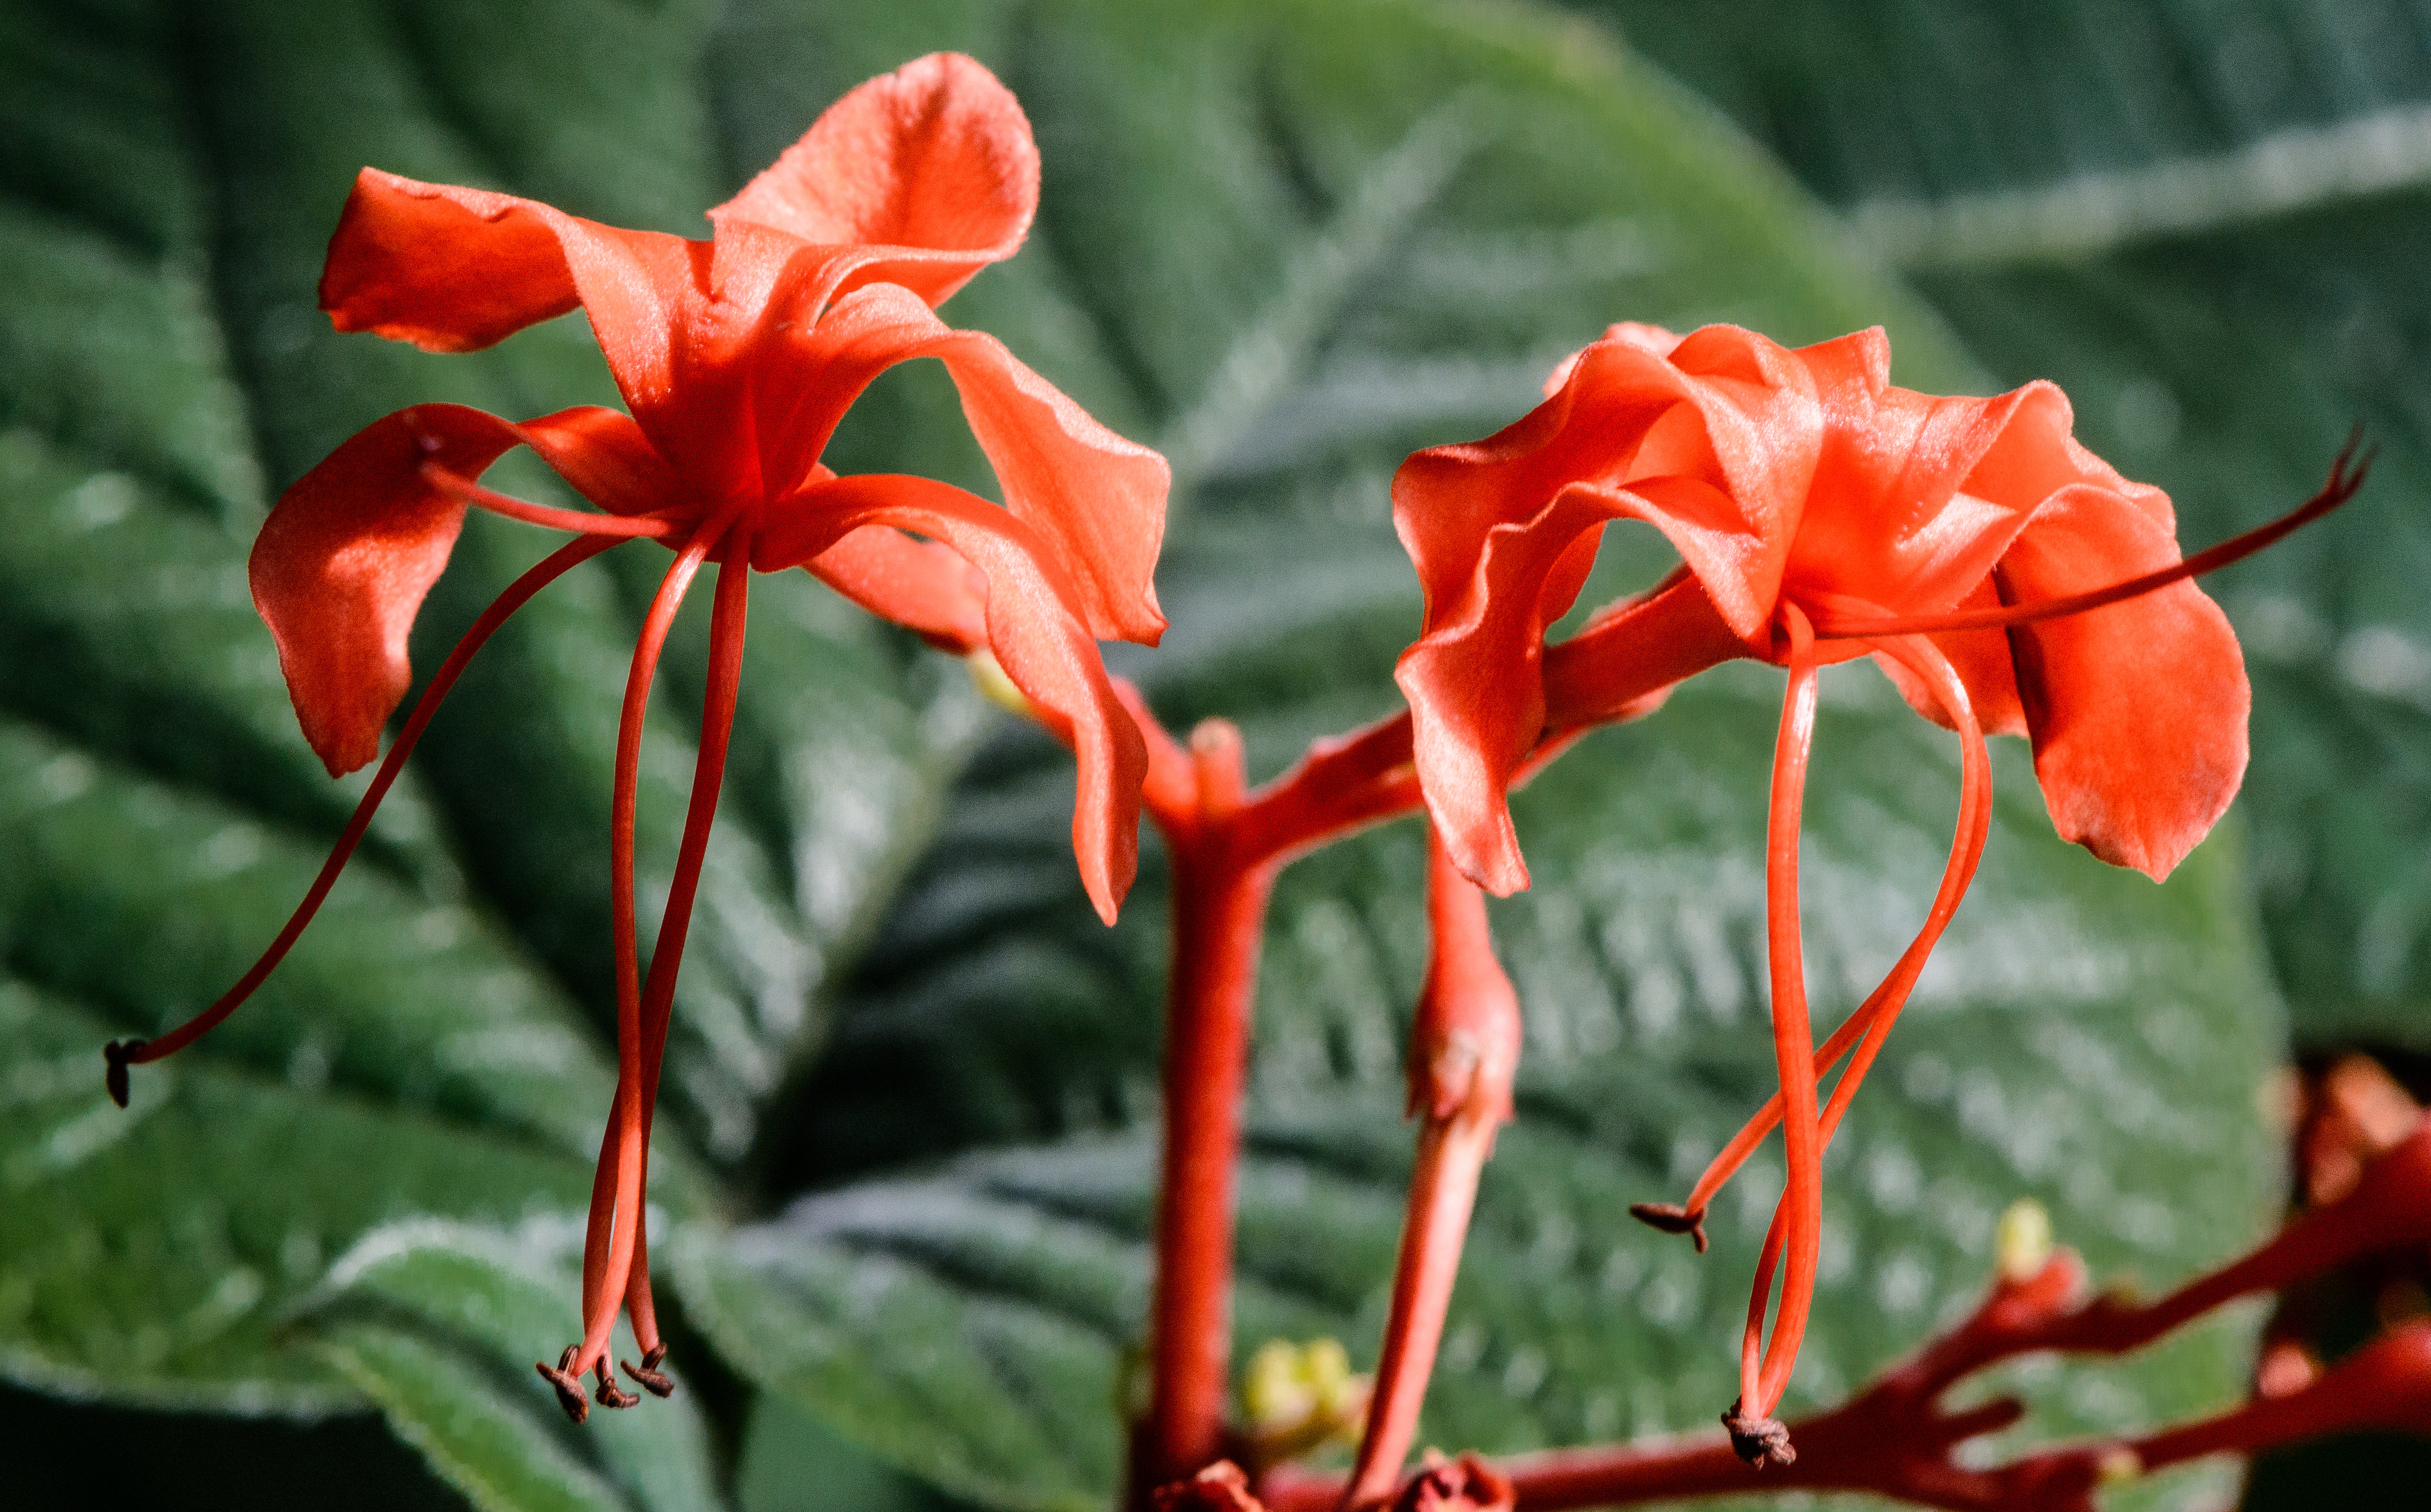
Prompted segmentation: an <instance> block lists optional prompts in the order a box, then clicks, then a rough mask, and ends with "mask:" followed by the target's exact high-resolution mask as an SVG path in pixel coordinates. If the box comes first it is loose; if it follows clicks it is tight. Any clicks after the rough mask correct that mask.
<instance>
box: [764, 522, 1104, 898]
mask: <svg viewBox="0 0 2431 1512" xmlns="http://www.w3.org/2000/svg"><path fill="white" fill-rule="evenodd" d="M789 503H790V505H791V507H789V508H784V509H781V510H780V511H778V512H775V514H774V516H773V517H772V519H771V520H770V522H769V526H768V529H766V530H765V531H763V534H762V535H761V537H760V539H759V541H758V542H757V543H756V545H755V546H754V548H753V552H752V559H751V562H752V565H753V566H755V567H758V568H760V569H761V570H763V571H778V570H781V569H783V568H786V567H791V566H795V565H798V564H800V563H804V562H806V561H809V560H811V559H813V558H815V557H817V556H819V555H821V554H823V553H824V552H827V551H829V550H831V549H833V547H834V546H836V545H837V544H838V543H839V542H841V541H843V540H845V539H847V538H848V533H849V532H851V531H854V530H856V529H863V528H865V527H867V526H870V525H885V526H893V527H895V528H897V529H904V530H911V531H914V532H916V533H918V534H920V535H924V536H927V537H929V538H930V540H933V541H939V542H942V543H944V544H945V545H946V546H948V547H950V548H951V549H952V550H953V551H954V552H955V554H956V555H958V556H960V557H962V558H963V559H964V561H965V562H968V563H970V564H971V565H972V566H974V567H976V568H978V569H979V571H980V572H981V575H982V576H984V577H985V578H986V580H987V639H988V647H989V649H991V650H992V651H994V652H995V653H996V659H997V661H998V664H1001V665H1002V666H1003V668H1004V672H1005V676H1006V677H1008V678H1010V679H1012V680H1013V684H1014V686H1015V687H1017V688H1019V689H1020V690H1021V691H1022V694H1023V695H1024V696H1025V697H1028V698H1029V699H1030V701H1031V704H1033V705H1034V706H1035V707H1036V709H1037V714H1038V718H1039V721H1040V722H1041V723H1043V724H1045V725H1046V726H1047V727H1048V730H1050V731H1053V732H1054V734H1055V736H1056V738H1058V739H1059V740H1062V741H1063V742H1064V743H1065V745H1067V746H1069V747H1071V748H1072V750H1073V753H1074V755H1075V756H1077V757H1078V758H1079V764H1080V786H1079V791H1078V792H1077V794H1076V795H1075V797H1074V800H1073V805H1072V851H1073V855H1074V856H1075V858H1076V859H1077V860H1078V861H1079V863H1080V866H1081V883H1082V885H1083V886H1085V887H1086V888H1087V889H1088V893H1089V899H1090V901H1091V902H1092V903H1094V904H1096V905H1097V909H1098V916H1100V917H1102V918H1104V919H1105V920H1106V921H1107V922H1108V923H1112V922H1114V918H1115V910H1116V909H1117V908H1118V907H1119V906H1120V904H1121V902H1122V899H1123V895H1124V894H1125V893H1127V892H1128V891H1130V889H1131V883H1132V875H1133V874H1134V873H1135V872H1136V871H1137V870H1138V865H1139V803H1140V783H1141V781H1143V780H1144V779H1145V778H1146V776H1147V774H1148V749H1147V747H1146V745H1145V743H1144V742H1143V741H1142V740H1141V738H1140V732H1139V727H1138V726H1137V725H1135V724H1134V723H1132V716H1131V714H1130V712H1129V711H1128V710H1126V709H1125V708H1124V707H1123V704H1122V700H1121V699H1120V698H1119V697H1116V696H1115V690H1114V687H1113V685H1112V683H1111V682H1110V681H1109V680H1107V677H1106V669H1105V665H1104V664H1103V663H1101V662H1100V661H1099V660H1098V646H1097V641H1096V639H1095V637H1093V636H1092V635H1091V634H1090V633H1089V626H1088V622H1087V620H1086V619H1085V617H1084V616H1083V615H1082V613H1081V608H1080V605H1079V603H1078V602H1077V601H1076V597H1075V596H1074V594H1073V593H1072V591H1071V589H1070V587H1069V585H1068V584H1067V582H1066V581H1065V578H1064V574H1063V571H1062V569H1061V568H1060V567H1059V566H1058V564H1057V563H1056V558H1055V554H1054V552H1053V551H1052V550H1051V549H1050V548H1049V547H1048V544H1047V543H1046V542H1045V541H1044V540H1042V539H1041V538H1040V536H1039V535H1038V533H1037V532H1036V531H1034V530H1032V529H1031V528H1030V527H1029V526H1028V525H1027V524H1025V523H1024V522H1023V521H1022V520H1020V519H1019V518H1017V517H1015V516H1014V514H1012V513H1011V512H1008V511H1006V510H1002V509H999V508H998V507H997V506H996V505H994V504H991V503H989V502H988V501H987V500H985V499H983V498H981V497H979V496H976V495H973V494H967V493H964V491H963V490H961V489H959V488H955V487H953V486H952V485H950V484H947V483H940V482H937V481H935V480H934V479H927V478H911V477H905V476H902V475H899V474H866V475H862V476H857V477H850V478H837V479H826V480H822V481H819V482H814V483H813V484H811V485H810V486H809V487H808V488H805V489H803V490H802V491H801V492H800V493H799V494H798V495H796V496H795V497H794V499H793V500H791V501H789Z"/></svg>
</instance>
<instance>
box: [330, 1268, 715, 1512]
mask: <svg viewBox="0 0 2431 1512" xmlns="http://www.w3.org/2000/svg"><path fill="white" fill-rule="evenodd" d="M581 1238H582V1235H581V1230H580V1229H579V1228H578V1227H575V1226H571V1225H566V1226H562V1228H561V1232H560V1233H558V1234H557V1235H553V1236H552V1235H545V1234H533V1233H530V1232H526V1233H521V1234H498V1233H484V1232H481V1231H478V1230H468V1229H464V1228H461V1227H459V1226H456V1225H451V1224H445V1223H439V1222H433V1221H429V1220H419V1221H416V1222H411V1223H408V1224H404V1225H400V1226H397V1227H394V1228H390V1229H384V1230H380V1231H377V1232H375V1233H373V1234H371V1235H366V1236H365V1237H364V1238H363V1240H362V1241H361V1242H360V1243H359V1244H358V1245H357V1246H356V1247H355V1249H354V1250H352V1251H351V1252H348V1253H347V1254H346V1255H345V1256H344V1257H343V1258H342V1259H340V1260H339V1262H338V1263H337V1264H336V1265H335V1266H333V1267H332V1268H331V1270H330V1275H329V1278H328V1281H327V1284H326V1285H325V1288H324V1294H323V1296H322V1297H321V1298H320V1299H318V1301H319V1304H320V1306H321V1307H322V1308H324V1309H326V1323H325V1326H324V1327H322V1328H321V1329H320V1330H319V1332H320V1334H321V1336H322V1339H323V1342H322V1343H321V1344H320V1346H319V1350H320V1352H321V1353H322V1355H323V1356H324V1357H325V1358H326V1359H327V1360H328V1361H329V1362H330V1364H331V1365H332V1366H333V1367H334V1368H335V1369H336V1370H337V1371H338V1372H339V1373H340V1374H341V1375H343V1376H344V1378H345V1379H346V1380H347V1381H348V1382H350V1383H351V1384H353V1385H354V1386H356V1387H357V1388H359V1389H360V1390H361V1391H362V1393H363V1394H364V1395H365V1396H367V1397H369V1398H370V1399H371V1400H372V1402H373V1403H376V1404H377V1406H378V1407H379V1409H380V1411H381V1413H382V1414H383V1415H385V1416H386V1418H387V1420H388V1422H389V1425H390V1427H391V1428H392V1429H393V1430H394V1432H395V1433H396V1436H398V1437H399V1438H402V1439H404V1440H405V1441H406V1442H408V1443H410V1444H411V1445H413V1446H414V1448H416V1449H417V1450H419V1451H421V1452H422V1453H423V1455H424V1456H425V1457H426V1458H427V1459H428V1460H429V1462H430V1463H431V1464H432V1466H434V1467H435V1468H436V1469H437V1470H439V1471H440V1473H441V1474H442V1475H444V1477H445V1478H446V1479H447V1481H448V1482H449V1483H450V1484H451V1485H453V1486H454V1487H456V1488H457V1489H459V1490H460V1491H461V1492H463V1493H464V1496H465V1499H466V1500H467V1501H469V1502H471V1503H472V1504H473V1505H474V1506H476V1507H478V1508H480V1509H481V1512H559V1509H563V1512H624V1509H626V1508H634V1509H638V1512H694V1509H710V1508H713V1507H715V1506H716V1505H717V1504H719V1500H720V1498H719V1496H718V1493H717V1489H716V1482H715V1476H714V1473H713V1467H712V1463H711V1455H710V1448H709V1441H708V1436H707V1429H706V1424H705V1423H704V1422H703V1420H702V1419H701V1415H700V1413H699V1411H698V1409H697V1407H696V1403H695V1400H694V1396H693V1394H692V1392H691V1390H690V1389H689V1388H688V1387H687V1386H685V1385H684V1383H683V1381H682V1377H681V1372H680V1369H676V1370H674V1371H673V1372H672V1373H674V1374H676V1376H677V1380H678V1386H677V1390H676V1394H675V1395H674V1396H673V1397H672V1398H670V1399H668V1400H667V1401H665V1402H654V1401H650V1400H648V1399H645V1400H644V1401H643V1403H640V1405H641V1406H643V1407H646V1408H648V1409H649V1410H647V1411H637V1410H628V1411H622V1412H608V1411H595V1412H593V1414H592V1415H591V1420H589V1421H588V1422H586V1423H585V1424H584V1425H583V1426H582V1427H581V1428H579V1429H570V1428H569V1426H568V1424H567V1423H566V1422H565V1420H564V1419H563V1417H562V1414H561V1412H560V1410H559V1408H558V1405H557V1403H556V1401H555V1399H554V1398H553V1397H551V1396H550V1395H549V1394H548V1393H546V1392H539V1393H535V1392H533V1391H531V1390H530V1389H529V1388H528V1385H527V1383H528V1380H529V1379H530V1378H531V1376H532V1369H531V1365H530V1361H531V1360H532V1359H533V1358H535V1357H540V1358H545V1357H547V1354H548V1352H549V1351H550V1350H551V1349H553V1348H555V1347H556V1346H557V1345H558V1344H559V1343H560V1342H561V1341H562V1340H564V1339H568V1338H572V1337H575V1336H578V1334H579V1333H580V1330H581V1319H580V1317H579V1315H578V1310H577V1309H576V1307H575V1306H574V1305H573V1299H574V1298H575V1297H576V1296H577V1295H578V1291H579V1287H580V1282H581V1268H580V1260H581ZM552 1239H553V1240H554V1242H552ZM615 1354H616V1355H617V1356H618V1357H621V1358H623V1359H634V1358H637V1357H638V1352H637V1351H636V1349H635V1347H634V1345H633V1341H632V1338H631V1336H630V1335H629V1333H627V1332H625V1331H624V1330H623V1329H622V1328H621V1326H620V1328H619V1331H618V1334H617V1336H616V1346H615Z"/></svg>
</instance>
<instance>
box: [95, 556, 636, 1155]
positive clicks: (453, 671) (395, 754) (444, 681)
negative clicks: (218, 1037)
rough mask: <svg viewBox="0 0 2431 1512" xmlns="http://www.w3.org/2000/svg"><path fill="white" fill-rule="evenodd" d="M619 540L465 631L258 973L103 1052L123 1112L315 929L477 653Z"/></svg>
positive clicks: (534, 575)
mask: <svg viewBox="0 0 2431 1512" xmlns="http://www.w3.org/2000/svg"><path fill="white" fill-rule="evenodd" d="M617 540H618V538H617V537H614V536H591V537H586V538H583V539H580V540H576V541H569V542H567V543H566V544H565V545H564V546H560V547H558V548H557V550H555V551H553V552H551V553H550V554H549V555H548V556H547V557H546V558H545V559H544V560H542V562H541V563H539V564H538V565H536V566H534V567H532V568H531V569H530V570H529V571H528V572H526V573H525V574H524V575H523V576H522V577H520V578H517V579H516V580H514V581H513V582H511V583H510V584H508V586H507V591H506V592H504V593H502V594H500V595H498V596H497V598H496V599H495V601H494V602H492V603H491V605H490V607H489V608H487V609H485V610H483V611H482V612H481V617H480V618H478V619H477V620H475V621H474V622H473V628H472V629H470V630H466V631H465V632H464V636H463V638H462V639H461V640H460V641H458V642H457V643H456V648H455V649H454V650H453V651H450V652H449V653H448V654H447V660H446V661H445V662H444V663H442V664H440V667H439V670H438V671H437V672H436V673H433V674H432V675H431V679H430V683H429V685H428V687H426V688H424V689H423V690H422V697H420V698H419V699H417V700H415V702H414V705H413V713H412V714H410V715H408V716H407V718H406V721H405V728H404V729H403V730H401V731H398V732H397V736H396V739H395V740H394V742H392V743H391V744H390V746H389V748H388V755H387V757H386V759H384V760H383V761H382V762H381V763H380V764H379V770H378V771H377V773H376V774H374V776H373V778H372V781H371V786H370V787H368V788H366V789H364V791H363V796H362V800H361V801H360V802H359V803H357V804H356V805H355V813H354V816H353V817H352V818H350V819H348V820H347V821H346V828H345V830H344V832H342V833H340V835H339V836H338V843H337V844H336V845H335V846H334V847H332V848H330V850H329V859H328V860H327V861H325V862H323V863H322V864H321V874H320V876H318V877H316V878H314V879H313V881H312V885H311V886H310V888H309V889H307V890H306V891H305V894H304V900H303V901H302V902H300V903H298V904H296V905H295V912H294V913H293V914H292V915H290V916H288V920H287V927H286V928H285V929H282V930H280V931H279V932H278V937H277V939H275V940H273V941H271V942H270V949H266V950H264V951H262V952H261V958H260V960H258V961H256V962H255V963H254V964H253V968H252V969H251V970H249V971H247V972H245V974H244V975H243V977H241V978H239V979H238V981H237V983H236V985H234V986H232V987H230V988H229V989H228V990H227V991H226V993H224V994H222V995H221V997H220V1000H219V1001H217V1002H215V1003H213V1004H211V1005H210V1007H209V1008H206V1009H204V1010H203V1011H202V1012H201V1013H198V1014H196V1015H195V1016H193V1017H192V1018H189V1019H187V1020H186V1021H185V1022H184V1023H182V1024H180V1025H178V1026H177V1027H176V1029H173V1030H171V1031H170V1032H169V1033H165V1034H161V1035H159V1036H157V1037H155V1038H152V1039H138V1040H125V1041H120V1040H112V1041H111V1042H110V1044H109V1049H108V1050H107V1051H106V1052H105V1053H106V1055H107V1057H108V1060H109V1074H108V1078H107V1080H108V1084H109V1095H110V1097H111V1099H112V1100H115V1101H116V1102H117V1103H118V1105H119V1106H120V1107H122V1108H123V1107H125V1106H126V1068H127V1067H130V1066H142V1065H144V1064H145V1063H147V1062H151V1061H157V1060H159V1059H160V1058H161V1057H162V1056H164V1055H174V1054H176V1052H177V1051H178V1050H183V1049H185V1048H186V1047H187V1046H188V1045H191V1044H193V1042H194V1041H195V1040H197V1039H199V1038H201V1037H202V1036H203V1035H205V1034H207V1033H210V1031H211V1030H212V1029H213V1028H214V1027H216V1026H217V1025H218V1024H219V1022H220V1021H221V1020H222V1019H224V1018H226V1017H227V1016H228V1015H230V1014H232V1013H234V1012H236V1010H237V1008H238V1006H239V1005H240V1004H242V1003H243V1001H244V1000H246V999H247V998H250V997H252V996H253V994H254V992H255V990H256V989H257V988H259V987H260V985H261V983H262V982H263V981H264V980H265V979H267V978H268V977H269V975H270V973H271V972H272V971H273V970H275V969H276V968H277V966H278V963H279V962H280V961H282V960H284V959H286V956H287V952H288V951H289V950H290V949H293V947H294V944H295V941H296V939H297V938H298V937H299V936H301V935H302V934H303V932H304V928H305V926H306V925H308V924H310V923H311V922H312V916H313V915H315V914H317V913H319V912H320V910H321V904H322V902H323V900H324V899H327V897H328V896H329V889H330V888H331V887H332V886H333V885H335V884H336V882H337V881H338V873H339V872H341V871H343V870H344V869H345V865H346V862H347V861H348V860H349V859H350V858H351V857H352V856H353V855H354V853H355V848H356V847H357V846H358V845H360V844H361V843H362V838H363V835H364V833H365V832H367V831H368V830H369V829H370V828H371V822H372V815H373V813H374V812H375V811H377V809H378V808H379V806H380V800H381V799H383V798H387V797H388V790H389V789H390V788H391V787H392V786H394V784H395V782H396V779H397V774H398V773H400V772H402V771H404V770H405V761H406V758H407V757H408V756H410V755H411V754H412V753H413V746H414V742H416V741H418V740H420V739H421V738H422V731H423V730H424V729H425V728H426V727H427V726H428V724H429V723H430V716H431V715H432V714H437V713H438V712H439V705H440V703H441V701H442V700H443V699H444V698H445V697H447V693H448V690H449V689H451V688H453V687H454V686H455V685H456V680H457V679H458V678H459V677H461V675H462V674H463V671H464V668H465V666H466V665H467V664H469V663H470V662H471V661H472V660H473V654H474V653H475V652H477V651H478V650H479V649H480V648H481V647H482V646H483V644H485V643H486V642H487V641H488V640H489V638H490V637H491V636H492V635H493V634H495V633H496V631H497V629H498V627H499V626H501V625H503V624H505V623H506V622H507V618H508V616H509V615H511V614H512V613H514V612H515V611H516V610H518V609H521V608H522V607H523V606H524V605H525V604H526V603H527V602H528V601H529V600H530V598H531V596H532V595H534V594H536V593H538V592H540V591H541V590H542V589H543V588H545V587H546V586H547V585H548V584H549V583H550V582H552V581H554V580H557V579H558V578H559V577H561V576H562V575H563V574H565V573H566V572H567V571H569V570H571V569H572V568H574V567H575V566H577V565H578V564H579V563H584V562H588V561H589V560H591V559H592V558H593V557H595V556H597V555H598V554H599V553H600V552H602V551H605V550H607V549H608V548H609V547H610V546H614V545H616V544H617Z"/></svg>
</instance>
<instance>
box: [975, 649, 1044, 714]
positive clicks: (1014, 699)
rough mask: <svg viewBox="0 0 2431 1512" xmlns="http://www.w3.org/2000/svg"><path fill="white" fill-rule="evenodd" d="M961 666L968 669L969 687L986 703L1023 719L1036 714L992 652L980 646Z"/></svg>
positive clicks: (1026, 696)
mask: <svg viewBox="0 0 2431 1512" xmlns="http://www.w3.org/2000/svg"><path fill="white" fill-rule="evenodd" d="M963 665H964V666H966V667H968V668H970V671H971V685H972V686H973V687H975V688H977V689H979V690H980V696H981V697H983V698H985V699H987V701H988V702H990V703H992V704H995V705H996V706H997V707H998V708H999V709H1001V710H1003V711H1004V712H1005V713H1007V714H1019V715H1021V717H1023V718H1024V719H1029V718H1031V717H1033V716H1035V715H1036V714H1037V713H1038V710H1037V709H1036V708H1035V707H1034V706H1033V705H1032V704H1031V701H1030V696H1029V695H1028V694H1026V693H1024V692H1022V691H1021V690H1020V689H1019V688H1017V687H1015V686H1014V682H1013V679H1011V678H1009V677H1006V676H1005V675H1004V664H1003V663H1001V662H999V661H998V660H997V659H996V653H995V652H994V651H991V650H989V649H988V648H987V647H984V646H982V647H980V648H979V649H978V650H976V651H973V652H971V653H970V654H969V655H968V656H965V657H964V658H963Z"/></svg>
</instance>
